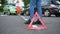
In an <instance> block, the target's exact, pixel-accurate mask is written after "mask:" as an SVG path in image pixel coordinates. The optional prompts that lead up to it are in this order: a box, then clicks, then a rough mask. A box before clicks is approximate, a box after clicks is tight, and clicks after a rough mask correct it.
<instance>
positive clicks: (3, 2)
mask: <svg viewBox="0 0 60 34" xmlns="http://www.w3.org/2000/svg"><path fill="white" fill-rule="evenodd" d="M6 4H7V0H1V5H2V6H0V11H3V7H4V5H6Z"/></svg>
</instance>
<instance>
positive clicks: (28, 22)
mask: <svg viewBox="0 0 60 34" xmlns="http://www.w3.org/2000/svg"><path fill="white" fill-rule="evenodd" d="M30 22H31V20H30V19H29V20H28V21H26V22H25V24H30ZM33 24H35V22H34V21H33Z"/></svg>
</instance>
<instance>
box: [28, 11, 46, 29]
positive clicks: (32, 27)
mask: <svg viewBox="0 0 60 34" xmlns="http://www.w3.org/2000/svg"><path fill="white" fill-rule="evenodd" d="M36 17H38V18H39V20H40V22H41V24H42V26H36V25H34V26H32V24H33V21H34V19H35V18H36ZM46 28H47V27H46V25H45V24H44V22H43V20H42V19H41V18H40V17H39V14H38V13H37V12H36V13H35V15H34V17H33V18H32V20H31V22H30V24H29V25H28V28H27V29H28V30H34V29H46Z"/></svg>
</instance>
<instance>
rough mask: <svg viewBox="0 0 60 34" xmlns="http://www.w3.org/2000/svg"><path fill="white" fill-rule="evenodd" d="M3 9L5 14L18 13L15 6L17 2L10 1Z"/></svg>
mask: <svg viewBox="0 0 60 34" xmlns="http://www.w3.org/2000/svg"><path fill="white" fill-rule="evenodd" d="M3 10H4V14H9V15H11V14H17V13H16V6H15V4H11V3H10V4H8V5H5V6H4V8H3Z"/></svg>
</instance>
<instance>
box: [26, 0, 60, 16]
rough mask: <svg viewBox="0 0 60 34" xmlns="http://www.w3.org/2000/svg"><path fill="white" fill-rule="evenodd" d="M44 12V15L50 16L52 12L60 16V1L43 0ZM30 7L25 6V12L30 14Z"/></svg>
mask: <svg viewBox="0 0 60 34" xmlns="http://www.w3.org/2000/svg"><path fill="white" fill-rule="evenodd" d="M41 4H42V6H41V8H42V14H44V16H47V17H50V16H51V14H54V15H56V17H59V16H60V3H58V2H57V1H50V0H48V1H47V0H45V1H42V3H41ZM29 9H30V7H28V8H25V14H26V15H29V12H30V11H29Z"/></svg>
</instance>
